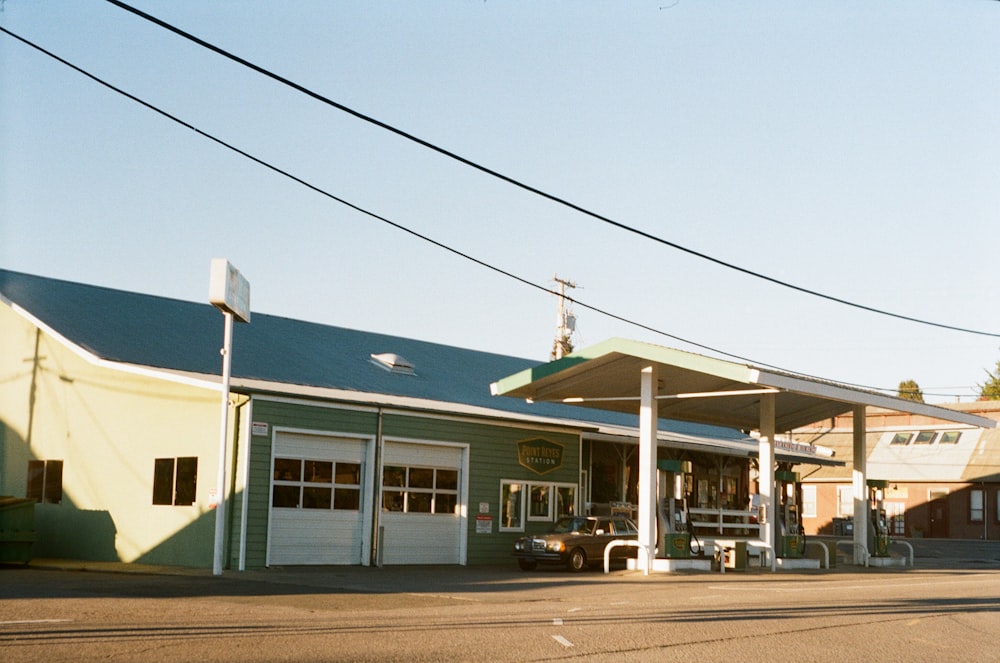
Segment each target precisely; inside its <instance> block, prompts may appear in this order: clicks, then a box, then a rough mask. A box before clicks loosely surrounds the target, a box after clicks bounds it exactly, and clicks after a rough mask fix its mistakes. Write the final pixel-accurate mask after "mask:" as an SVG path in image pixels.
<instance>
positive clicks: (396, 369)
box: [371, 352, 416, 375]
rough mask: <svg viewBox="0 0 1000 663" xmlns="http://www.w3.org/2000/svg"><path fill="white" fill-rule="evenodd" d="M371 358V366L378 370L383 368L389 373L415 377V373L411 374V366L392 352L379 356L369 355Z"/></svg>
mask: <svg viewBox="0 0 1000 663" xmlns="http://www.w3.org/2000/svg"><path fill="white" fill-rule="evenodd" d="M371 358H372V363H373V364H375V365H376V366H378V367H379V368H384V369H385V370H387V371H389V372H390V373H400V374H401V375H416V373H414V372H413V364H411V363H410V362H408V361H407V360H405V359H403V358H402V357H400V356H399V355H397V354H395V353H393V352H383V353H382V354H379V355H371Z"/></svg>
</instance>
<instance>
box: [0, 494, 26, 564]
mask: <svg viewBox="0 0 1000 663" xmlns="http://www.w3.org/2000/svg"><path fill="white" fill-rule="evenodd" d="M34 542H35V500H33V499H28V498H25V497H9V496H4V495H0V564H14V563H20V564H27V563H28V562H30V561H31V545H32V544H33V543H34Z"/></svg>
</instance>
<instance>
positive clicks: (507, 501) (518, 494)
mask: <svg viewBox="0 0 1000 663" xmlns="http://www.w3.org/2000/svg"><path fill="white" fill-rule="evenodd" d="M500 531H501V532H521V531H524V484H523V483H521V482H520V481H501V482H500Z"/></svg>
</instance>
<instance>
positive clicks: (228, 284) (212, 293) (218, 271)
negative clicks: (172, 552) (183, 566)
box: [208, 258, 250, 575]
mask: <svg viewBox="0 0 1000 663" xmlns="http://www.w3.org/2000/svg"><path fill="white" fill-rule="evenodd" d="M208 301H209V302H211V303H212V304H213V305H214V306H216V307H217V308H218V309H219V310H220V311H222V314H223V316H224V317H225V330H224V333H223V341H222V416H221V422H220V426H219V429H220V432H219V473H218V478H217V483H216V496H217V497H216V499H217V502H218V504H217V505H216V507H215V550H214V554H213V557H212V574H213V575H222V552H223V548H224V546H223V541H224V539H225V532H226V455H227V454H226V442H227V439H228V437H229V378H230V366H231V360H232V357H231V355H232V346H233V320H234V319H236V320H239V321H240V322H250V284H249V283H248V282H247V280H246V279H245V278H243V275H242V274H240V272H239V270H238V269H236V268H235V267H233V266H232V265H230V264H229V261H228V260H226V259H225V258H213V259H212V272H211V278H210V283H209V290H208Z"/></svg>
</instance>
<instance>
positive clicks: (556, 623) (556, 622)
mask: <svg viewBox="0 0 1000 663" xmlns="http://www.w3.org/2000/svg"><path fill="white" fill-rule="evenodd" d="M552 625H553V626H562V625H563V622H562V620H561V619H559V618H558V617H556V618H555V619H553V620H552Z"/></svg>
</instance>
